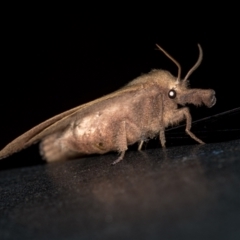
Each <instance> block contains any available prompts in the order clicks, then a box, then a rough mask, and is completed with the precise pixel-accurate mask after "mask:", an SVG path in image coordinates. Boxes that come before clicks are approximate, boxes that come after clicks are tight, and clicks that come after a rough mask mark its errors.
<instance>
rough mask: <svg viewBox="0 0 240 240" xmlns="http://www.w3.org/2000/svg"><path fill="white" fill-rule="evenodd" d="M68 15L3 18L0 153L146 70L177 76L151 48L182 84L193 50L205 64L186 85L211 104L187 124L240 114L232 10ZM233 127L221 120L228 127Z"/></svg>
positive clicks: (20, 13)
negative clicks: (210, 96) (213, 100)
mask: <svg viewBox="0 0 240 240" xmlns="http://www.w3.org/2000/svg"><path fill="white" fill-rule="evenodd" d="M90 5H91V3H90ZM25 7H26V8H25ZM62 7H64V6H62ZM73 9H74V10H75V11H74V12H73V11H71V12H68V11H67V10H66V9H64V10H63V9H61V10H60V9H57V8H54V9H49V8H48V7H47V6H38V7H37V6H34V7H29V6H23V5H21V6H14V9H13V8H11V10H10V11H7V13H6V18H5V19H4V21H3V24H2V30H1V32H2V33H1V36H2V37H1V40H2V52H3V53H2V56H1V57H2V62H3V63H2V77H1V95H0V108H1V125H0V135H1V138H0V147H1V148H2V147H4V146H5V145H6V144H7V143H8V142H10V141H11V140H13V139H14V138H15V137H17V136H19V135H20V134H22V133H24V132H25V131H26V130H28V129H30V128H31V127H33V126H35V125H36V124H38V123H40V122H42V121H44V120H46V119H48V118H50V117H52V116H54V115H55V114H58V113H61V112H63V111H65V110H68V109H70V108H72V107H75V106H78V105H80V104H83V103H85V102H88V101H90V100H93V99H96V98H98V97H101V96H103V95H105V94H108V93H111V92H112V91H114V90H117V89H118V88H120V87H122V86H124V85H125V84H127V83H128V82H129V81H131V80H132V79H134V78H136V77H138V76H139V75H141V74H142V73H147V72H149V71H150V70H151V69H154V68H161V69H166V70H169V71H170V72H171V73H172V74H174V75H177V67H176V66H175V65H174V64H173V63H172V62H171V61H170V60H169V59H167V58H166V56H165V55H164V54H163V53H161V52H159V51H156V47H155V44H156V43H158V44H159V45H161V46H162V47H163V48H164V49H165V50H166V51H168V52H169V53H170V54H171V55H172V56H173V57H174V58H175V59H176V60H177V61H179V63H180V64H181V66H182V77H184V75H185V74H186V73H187V71H188V70H189V69H190V68H191V67H192V66H193V64H194V63H195V62H196V60H197V58H198V48H197V43H200V44H201V46H202V48H203V53H204V58H203V62H202V64H201V66H200V67H199V68H198V69H197V71H196V72H194V73H193V74H192V76H191V77H190V80H191V81H190V83H191V87H198V88H212V89H214V90H215V91H216V96H217V104H216V105H215V106H214V107H213V108H211V109H207V108H206V107H201V108H194V107H193V108H192V109H191V112H192V116H193V120H196V119H199V118H202V117H206V116H210V115H214V114H216V113H220V112H223V111H226V110H229V109H232V108H235V107H238V106H239V100H238V95H239V88H238V85H237V84H238V82H239V79H238V76H239V61H238V55H239V44H238V43H239V37H238V23H237V16H236V15H234V13H232V11H233V10H234V6H231V7H229V6H225V5H223V6H220V5H218V9H211V8H210V6H207V5H205V6H203V5H199V4H197V2H196V6H186V7H185V6H183V5H179V6H178V5H176V4H173V5H171V4H170V5H169V6H163V5H162V6H161V7H158V6H155V5H150V3H149V4H148V5H142V6H139V5H138V6H135V7H134V8H131V6H127V5H126V6H121V5H117V4H116V5H114V6H109V5H106V6H104V5H99V6H97V5H95V4H92V6H88V7H84V6H78V7H73ZM184 9H185V10H184ZM233 121H234V119H233V118H231V117H229V118H228V119H227V120H225V122H227V125H231V124H232V122H233ZM34 151H35V150H34Z"/></svg>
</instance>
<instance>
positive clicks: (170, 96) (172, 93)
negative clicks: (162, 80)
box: [168, 89, 177, 98]
mask: <svg viewBox="0 0 240 240" xmlns="http://www.w3.org/2000/svg"><path fill="white" fill-rule="evenodd" d="M168 96H169V98H175V97H176V96H177V93H176V91H175V90H173V89H171V90H170V91H169V92H168Z"/></svg>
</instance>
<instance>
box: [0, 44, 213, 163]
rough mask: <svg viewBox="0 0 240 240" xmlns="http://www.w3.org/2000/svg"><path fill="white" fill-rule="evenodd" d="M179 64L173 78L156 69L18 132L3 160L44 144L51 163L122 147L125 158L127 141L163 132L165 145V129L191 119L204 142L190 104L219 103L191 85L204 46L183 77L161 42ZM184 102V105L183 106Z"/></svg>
mask: <svg viewBox="0 0 240 240" xmlns="http://www.w3.org/2000/svg"><path fill="white" fill-rule="evenodd" d="M157 47H158V49H159V50H161V51H162V52H163V53H164V54H165V55H166V56H167V57H168V58H169V59H171V60H172V61H173V62H174V63H175V64H176V65H177V67H178V76H177V78H176V77H174V76H173V75H172V74H171V73H170V72H168V71H165V70H152V71H150V72H149V73H148V74H145V75H141V76H140V77H138V78H136V79H134V80H133V81H131V82H130V83H128V84H127V85H126V86H125V87H123V88H121V89H120V90H118V91H116V92H113V93H111V94H109V95H106V96H104V97H101V98H99V99H96V100H94V101H91V102H89V103H86V104H83V105H80V106H78V107H75V108H73V109H71V110H68V111H66V112H63V113H61V114H59V115H56V116H54V117H52V118H50V119H48V120H46V121H45V122H43V123H41V124H39V125H37V126H35V127H34V128H32V129H30V130H29V131H27V132H26V133H24V134H23V135H21V136H19V137H18V138H16V139H15V140H13V141H12V142H11V143H9V144H8V145H7V146H6V147H5V148H3V149H2V150H1V151H0V159H2V158H5V157H7V156H9V155H11V154H13V153H14V152H17V151H20V150H21V149H23V148H26V147H28V146H30V145H31V144H33V143H36V142H39V141H40V142H41V143H40V152H41V155H42V156H43V158H44V159H46V161H48V162H53V161H58V160H67V159H70V158H74V157H78V156H83V155H88V154H104V153H106V152H109V151H117V152H119V153H120V156H119V157H118V158H117V159H116V160H115V161H114V162H113V164H116V163H117V162H119V161H121V160H122V159H123V157H124V154H125V152H126V150H127V149H128V145H132V144H134V143H136V142H138V143H139V145H138V150H141V148H142V145H143V143H144V141H147V140H148V139H151V138H154V137H156V136H157V135H159V138H160V142H161V145H162V147H165V142H166V141H165V128H167V127H169V126H172V125H177V124H179V123H180V122H181V121H182V120H186V133H187V134H188V135H189V136H190V137H191V138H193V139H194V140H196V141H197V142H199V143H201V144H203V141H202V140H200V139H199V138H197V137H196V136H195V135H194V134H193V133H192V132H191V131H190V129H191V123H192V120H191V114H190V112H189V109H188V108H187V107H185V105H186V104H193V105H196V106H200V105H206V106H207V107H212V106H213V105H214V104H215V103H216V98H215V91H214V90H212V89H207V90H205V89H190V88H188V78H189V76H190V75H191V74H192V72H193V71H194V70H196V69H197V67H198V66H199V65H200V63H201V61H202V56H203V53H202V49H201V46H200V45H198V48H199V57H198V60H197V62H196V63H195V65H194V66H193V67H192V68H191V69H190V70H189V71H188V73H187V75H186V76H185V78H184V79H183V80H181V79H180V77H181V66H180V65H179V63H178V62H177V61H176V60H175V59H173V57H171V56H170V55H169V54H168V53H167V52H166V51H165V50H163V49H162V48H161V47H160V46H159V45H157ZM179 106H181V107H179Z"/></svg>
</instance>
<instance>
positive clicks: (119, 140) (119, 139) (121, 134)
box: [112, 121, 128, 165]
mask: <svg viewBox="0 0 240 240" xmlns="http://www.w3.org/2000/svg"><path fill="white" fill-rule="evenodd" d="M116 147H117V149H118V151H119V152H120V156H119V157H118V158H117V159H116V160H115V161H114V162H113V163H112V165H115V164H116V163H118V162H120V161H122V160H123V157H124V155H125V152H126V150H127V149H128V147H127V132H126V121H122V122H121V123H120V126H119V129H118V133H117V136H116Z"/></svg>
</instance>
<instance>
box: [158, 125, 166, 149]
mask: <svg viewBox="0 0 240 240" xmlns="http://www.w3.org/2000/svg"><path fill="white" fill-rule="evenodd" d="M164 130H165V129H164V128H162V129H160V132H159V138H160V142H161V145H162V147H163V148H165V147H166V146H165V143H166V138H165V131H164Z"/></svg>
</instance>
